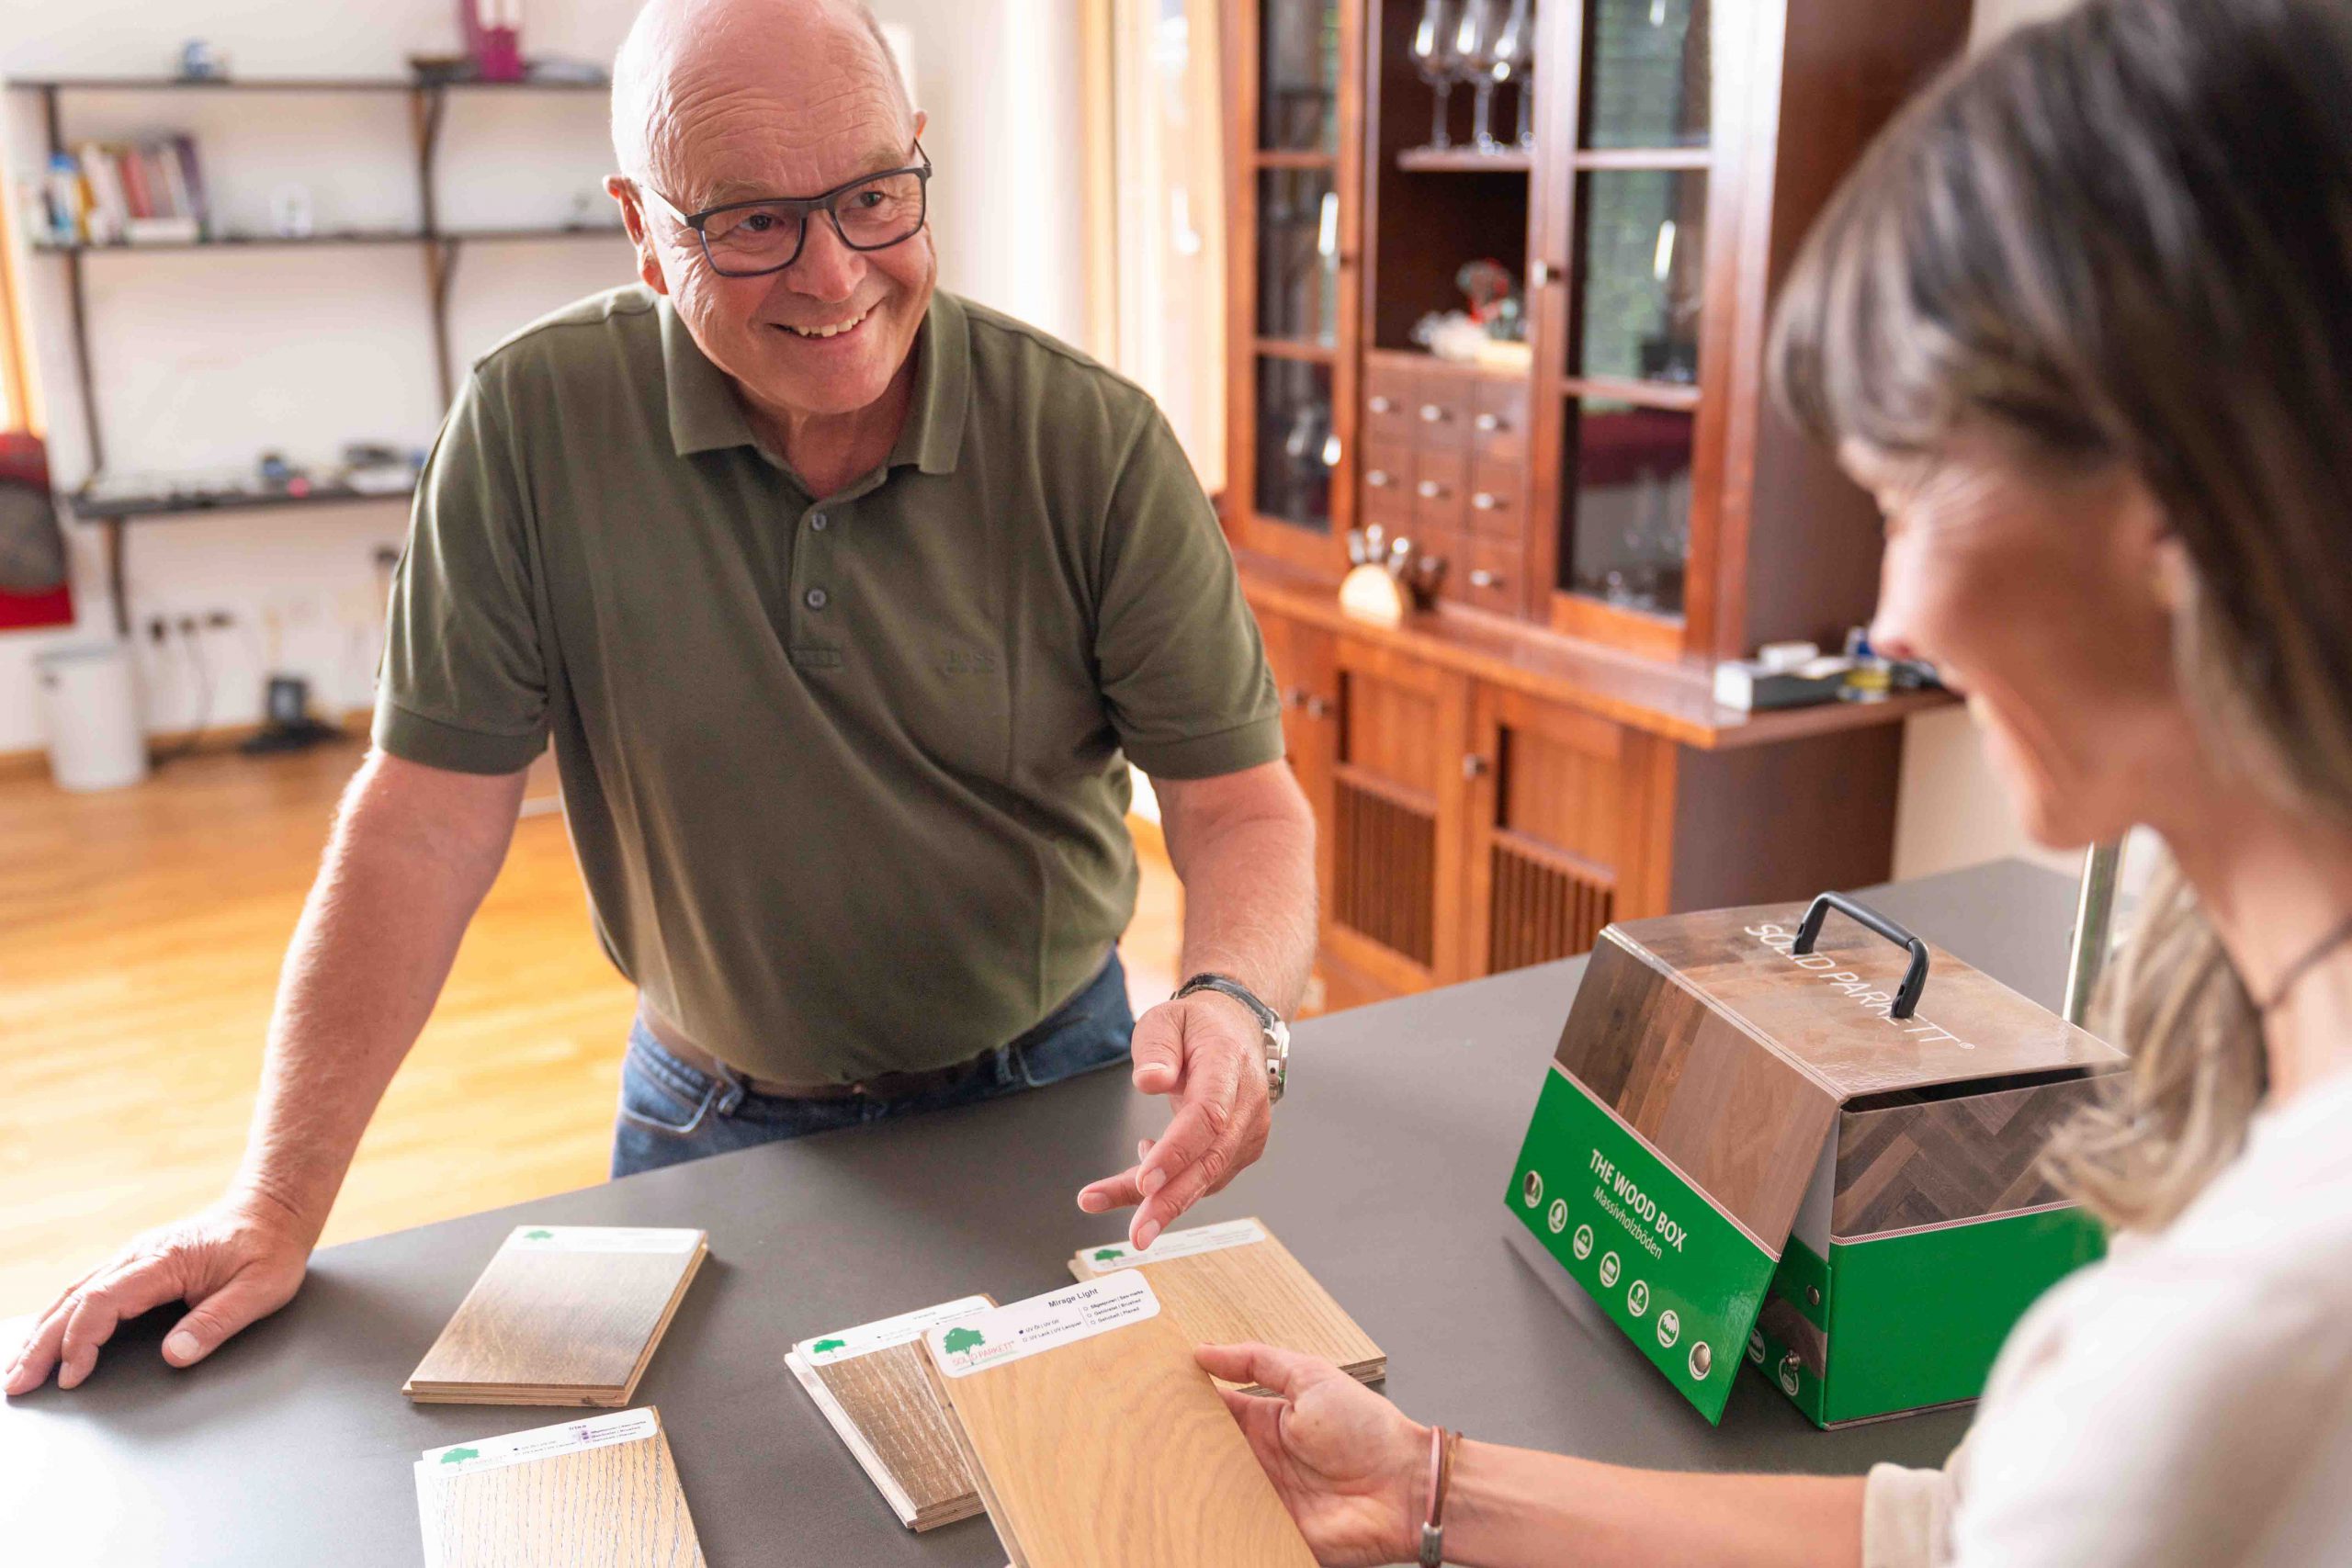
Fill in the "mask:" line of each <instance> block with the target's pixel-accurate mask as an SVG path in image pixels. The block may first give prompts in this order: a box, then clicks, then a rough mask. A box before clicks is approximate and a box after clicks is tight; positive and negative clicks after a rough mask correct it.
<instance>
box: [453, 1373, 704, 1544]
mask: <svg viewBox="0 0 2352 1568" xmlns="http://www.w3.org/2000/svg"><path fill="white" fill-rule="evenodd" d="M416 1507H417V1519H418V1523H419V1525H420V1526H421V1527H422V1529H423V1532H424V1561H425V1565H426V1568H580V1565H582V1564H586V1563H594V1564H595V1565H596V1568H704V1560H703V1554H702V1543H701V1541H700V1540H698V1539H697V1538H696V1537H695V1522H694V1517H693V1516H692V1515H691V1514H689V1513H688V1512H687V1511H686V1498H685V1494H684V1491H683V1490H682V1489H681V1488H680V1486H679V1484H678V1470H677V1465H676V1463H675V1461H673V1459H672V1457H671V1454H670V1442H669V1438H667V1437H666V1436H664V1435H663V1433H662V1417H661V1415H660V1413H659V1412H657V1411H655V1410H653V1409H652V1408H651V1407H650V1406H649V1407H647V1408H644V1409H639V1410H624V1411H620V1412H617V1413H616V1414H613V1415H610V1416H595V1417H593V1418H591V1419H587V1420H582V1421H567V1422H564V1423H562V1424H561V1425H559V1426H554V1427H538V1428H537V1429H535V1430H532V1431H528V1432H513V1433H509V1434H507V1435H506V1436H504V1437H498V1438H481V1439H480V1440H478V1441H475V1442H470V1443H451V1444H449V1445H447V1447H444V1448H438V1449H431V1450H427V1451H426V1452H425V1454H424V1457H423V1458H422V1459H420V1460H418V1461H417V1462H416Z"/></svg>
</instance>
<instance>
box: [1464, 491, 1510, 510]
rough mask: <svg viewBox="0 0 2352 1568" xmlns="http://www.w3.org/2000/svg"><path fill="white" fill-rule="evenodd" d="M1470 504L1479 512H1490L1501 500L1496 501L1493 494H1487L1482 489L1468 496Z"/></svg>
mask: <svg viewBox="0 0 2352 1568" xmlns="http://www.w3.org/2000/svg"><path fill="white" fill-rule="evenodd" d="M1470 504H1471V505H1473V506H1475V507H1476V508H1477V509H1478V510H1479V511H1481V512H1492V511H1493V510H1494V509H1495V508H1496V507H1498V506H1500V505H1501V504H1502V502H1499V501H1497V500H1496V499H1495V498H1494V497H1493V496H1491V495H1489V494H1487V492H1486V491H1483V490H1482V491H1479V492H1478V493H1477V494H1476V495H1474V496H1472V497H1471V498H1470Z"/></svg>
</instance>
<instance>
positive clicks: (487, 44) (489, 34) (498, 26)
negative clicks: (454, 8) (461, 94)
mask: <svg viewBox="0 0 2352 1568" xmlns="http://www.w3.org/2000/svg"><path fill="white" fill-rule="evenodd" d="M522 13H523V4H522V0H458V36H460V37H461V38H463V39H465V40H466V53H467V55H468V57H469V58H470V59H471V60H472V61H473V64H474V77H475V79H476V80H477V81H482V82H520V81H521V80H522V79H523V41H522V27H523V14H522Z"/></svg>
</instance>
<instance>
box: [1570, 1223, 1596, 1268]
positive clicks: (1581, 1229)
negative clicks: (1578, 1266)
mask: <svg viewBox="0 0 2352 1568" xmlns="http://www.w3.org/2000/svg"><path fill="white" fill-rule="evenodd" d="M1568 1245H1569V1247H1571V1248H1572V1249H1573V1250H1574V1251H1575V1253H1576V1255H1577V1261H1578V1262H1579V1263H1581V1262H1582V1261H1584V1260H1585V1259H1586V1258H1590V1257H1591V1256H1592V1227H1591V1226H1590V1225H1578V1226H1577V1234H1576V1239H1575V1240H1574V1241H1572V1242H1570V1243H1569V1244H1568Z"/></svg>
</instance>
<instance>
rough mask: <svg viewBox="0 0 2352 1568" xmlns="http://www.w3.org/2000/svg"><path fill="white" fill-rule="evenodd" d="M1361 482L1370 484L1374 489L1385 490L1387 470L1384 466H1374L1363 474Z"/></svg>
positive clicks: (1386, 486)
mask: <svg viewBox="0 0 2352 1568" xmlns="http://www.w3.org/2000/svg"><path fill="white" fill-rule="evenodd" d="M1363 482H1364V483H1366V484H1368V485H1370V486H1371V487H1372V488H1373V489H1374V490H1386V489H1387V488H1388V470H1387V469H1386V468H1374V469H1372V470H1371V471H1370V472H1368V473H1366V474H1365V475H1364V477H1363Z"/></svg>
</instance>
